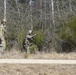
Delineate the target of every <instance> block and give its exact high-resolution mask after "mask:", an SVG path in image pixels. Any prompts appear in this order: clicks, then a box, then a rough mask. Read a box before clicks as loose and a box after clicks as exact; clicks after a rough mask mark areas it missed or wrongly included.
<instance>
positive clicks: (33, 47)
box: [30, 45, 38, 53]
mask: <svg viewBox="0 0 76 75" xmlns="http://www.w3.org/2000/svg"><path fill="white" fill-rule="evenodd" d="M37 51H38V47H37V46H36V45H32V46H31V47H30V53H36V52H37Z"/></svg>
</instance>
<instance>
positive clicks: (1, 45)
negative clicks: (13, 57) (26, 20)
mask: <svg viewBox="0 0 76 75" xmlns="http://www.w3.org/2000/svg"><path fill="white" fill-rule="evenodd" d="M5 23H6V20H4V19H3V20H2V21H1V24H0V50H2V51H3V50H5V48H6V42H5V39H4V32H5Z"/></svg>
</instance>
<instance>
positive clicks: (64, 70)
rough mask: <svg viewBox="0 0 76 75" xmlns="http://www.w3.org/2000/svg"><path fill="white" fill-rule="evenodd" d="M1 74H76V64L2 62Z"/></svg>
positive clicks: (0, 66)
mask: <svg viewBox="0 0 76 75" xmlns="http://www.w3.org/2000/svg"><path fill="white" fill-rule="evenodd" d="M0 75H76V65H54V64H53V65H24V64H22V65H21V64H0Z"/></svg>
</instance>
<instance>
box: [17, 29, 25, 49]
mask: <svg viewBox="0 0 76 75" xmlns="http://www.w3.org/2000/svg"><path fill="white" fill-rule="evenodd" d="M25 34H26V31H25V30H22V31H21V32H20V33H19V34H18V36H17V43H18V46H19V48H20V49H22V47H23V41H24V38H25Z"/></svg>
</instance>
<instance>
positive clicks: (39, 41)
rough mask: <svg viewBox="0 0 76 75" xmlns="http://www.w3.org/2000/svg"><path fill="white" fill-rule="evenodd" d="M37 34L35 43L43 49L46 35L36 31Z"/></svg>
mask: <svg viewBox="0 0 76 75" xmlns="http://www.w3.org/2000/svg"><path fill="white" fill-rule="evenodd" d="M35 33H36V34H37V35H36V36H35V37H34V43H35V44H36V45H37V46H38V48H39V49H41V48H42V45H43V41H44V33H43V31H35Z"/></svg>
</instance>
